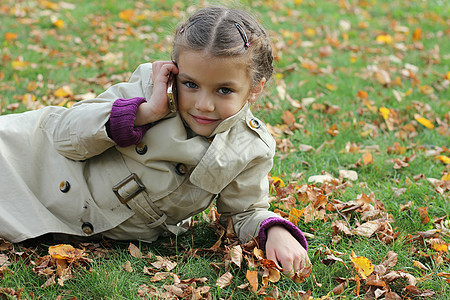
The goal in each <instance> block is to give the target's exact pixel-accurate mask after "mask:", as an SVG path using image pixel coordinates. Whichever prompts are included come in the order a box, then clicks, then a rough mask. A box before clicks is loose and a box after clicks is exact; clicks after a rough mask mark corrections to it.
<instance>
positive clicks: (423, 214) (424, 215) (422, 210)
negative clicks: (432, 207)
mask: <svg viewBox="0 0 450 300" xmlns="http://www.w3.org/2000/svg"><path fill="white" fill-rule="evenodd" d="M427 209H428V207H418V208H417V210H418V211H419V214H420V219H421V220H422V224H428V223H429V222H430V218H429V217H428V211H427Z"/></svg>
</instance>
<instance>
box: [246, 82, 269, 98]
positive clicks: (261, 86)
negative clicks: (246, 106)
mask: <svg viewBox="0 0 450 300" xmlns="http://www.w3.org/2000/svg"><path fill="white" fill-rule="evenodd" d="M265 84H266V78H265V77H263V78H262V79H261V81H260V82H259V83H258V84H257V85H256V86H255V87H253V89H252V90H251V92H250V95H249V97H248V101H249V102H250V103H254V102H255V101H256V99H258V97H259V95H260V94H261V93H262V91H263V89H264V85H265Z"/></svg>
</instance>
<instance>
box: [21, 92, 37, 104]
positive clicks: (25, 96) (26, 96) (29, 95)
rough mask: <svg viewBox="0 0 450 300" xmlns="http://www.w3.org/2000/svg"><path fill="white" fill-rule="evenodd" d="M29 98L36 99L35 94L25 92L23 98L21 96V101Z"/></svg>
mask: <svg viewBox="0 0 450 300" xmlns="http://www.w3.org/2000/svg"><path fill="white" fill-rule="evenodd" d="M29 100H31V101H36V96H35V95H33V94H25V95H23V98H22V102H25V103H26V102H28V101H29Z"/></svg>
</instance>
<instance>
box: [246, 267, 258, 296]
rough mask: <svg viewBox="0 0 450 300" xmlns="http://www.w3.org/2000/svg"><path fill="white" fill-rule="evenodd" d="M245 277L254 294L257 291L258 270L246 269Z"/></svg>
mask: <svg viewBox="0 0 450 300" xmlns="http://www.w3.org/2000/svg"><path fill="white" fill-rule="evenodd" d="M245 277H246V278H247V280H248V282H249V283H250V286H251V290H252V292H254V293H255V294H256V293H257V292H258V272H257V271H250V270H247V275H246V276H245Z"/></svg>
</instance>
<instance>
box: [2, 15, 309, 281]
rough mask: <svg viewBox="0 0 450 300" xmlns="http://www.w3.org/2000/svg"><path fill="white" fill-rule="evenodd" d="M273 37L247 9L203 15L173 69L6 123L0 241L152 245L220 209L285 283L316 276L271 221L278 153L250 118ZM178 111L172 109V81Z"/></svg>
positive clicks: (143, 73) (179, 38)
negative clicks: (61, 239)
mask: <svg viewBox="0 0 450 300" xmlns="http://www.w3.org/2000/svg"><path fill="white" fill-rule="evenodd" d="M272 71H273V67H272V54H271V47H270V44H269V39H268V37H267V34H266V32H265V31H264V29H263V28H262V27H261V25H260V24H259V23H258V22H257V21H256V20H255V19H253V18H252V17H251V16H250V15H248V14H247V13H245V12H242V11H240V10H233V9H227V8H220V7H210V8H205V9H201V10H199V11H198V12H196V13H195V14H194V15H192V16H191V17H190V18H189V19H188V20H187V21H186V22H185V23H184V24H182V25H181V26H180V27H179V28H178V29H177V31H176V32H175V37H174V44H173V52H172V60H171V61H158V62H154V63H153V64H150V63H146V64H143V65H141V66H139V67H138V69H137V70H136V71H135V72H134V73H133V75H132V76H131V78H130V80H129V81H128V82H126V83H119V84H117V85H114V86H112V87H111V88H109V89H108V90H107V91H105V92H104V93H102V94H101V95H99V96H98V98H95V99H92V100H87V101H82V102H80V103H78V104H76V105H74V106H73V107H72V108H70V109H66V108H62V107H45V108H43V109H40V110H37V111H30V112H26V113H23V114H16V115H6V116H1V117H0V168H1V170H2V171H1V174H0V189H1V195H0V237H2V238H5V239H7V240H10V241H12V242H20V241H23V240H26V239H29V238H33V237H37V236H40V235H43V234H46V233H63V234H70V235H76V236H84V237H91V236H95V235H97V234H102V235H103V236H105V237H108V238H112V239H117V240H131V239H140V240H144V241H148V242H151V241H154V240H156V239H157V238H158V236H159V235H161V234H164V233H167V232H172V233H174V234H179V233H182V232H184V231H185V230H186V229H185V228H184V226H183V225H184V223H183V220H186V219H188V218H189V217H190V216H193V215H195V214H197V213H199V212H201V211H203V210H204V209H206V208H207V207H208V206H209V205H210V204H211V202H212V201H213V200H216V201H217V202H216V203H217V208H218V211H219V213H220V214H221V221H222V222H224V223H226V222H227V220H228V218H231V220H232V222H233V225H234V229H235V231H236V233H237V234H238V236H239V237H240V239H241V240H242V241H248V240H249V239H252V238H253V237H255V236H259V240H260V244H261V246H262V247H263V248H265V250H266V256H267V258H268V259H271V260H273V261H275V262H278V263H280V264H281V266H282V267H283V269H284V270H285V271H286V272H288V273H294V272H297V271H299V270H301V269H302V268H305V267H309V266H310V262H309V259H308V256H307V253H306V248H307V243H306V240H305V238H304V236H303V234H302V233H301V231H300V230H299V229H298V228H297V227H296V226H294V225H293V224H291V223H289V222H288V221H286V220H284V219H283V218H280V217H279V216H278V215H276V214H275V213H273V212H270V211H268V210H267V209H268V207H269V204H268V180H267V174H268V172H269V171H270V169H271V167H272V158H273V155H274V152H275V143H274V140H273V139H272V137H271V135H270V133H269V132H268V131H267V129H266V127H265V126H264V125H263V124H262V123H261V122H260V121H259V120H258V119H256V118H255V117H254V116H253V115H252V113H251V112H250V109H249V105H250V104H251V103H253V102H255V101H256V99H257V98H258V96H259V95H260V94H261V92H262V90H263V87H264V84H265V83H266V81H267V80H269V78H270V77H271V75H272ZM174 75H176V76H175V79H174V81H175V82H174V83H175V84H176V86H177V93H178V111H177V112H173V113H171V112H170V110H169V106H168V97H167V93H166V91H167V87H168V84H169V78H173V77H174Z"/></svg>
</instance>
